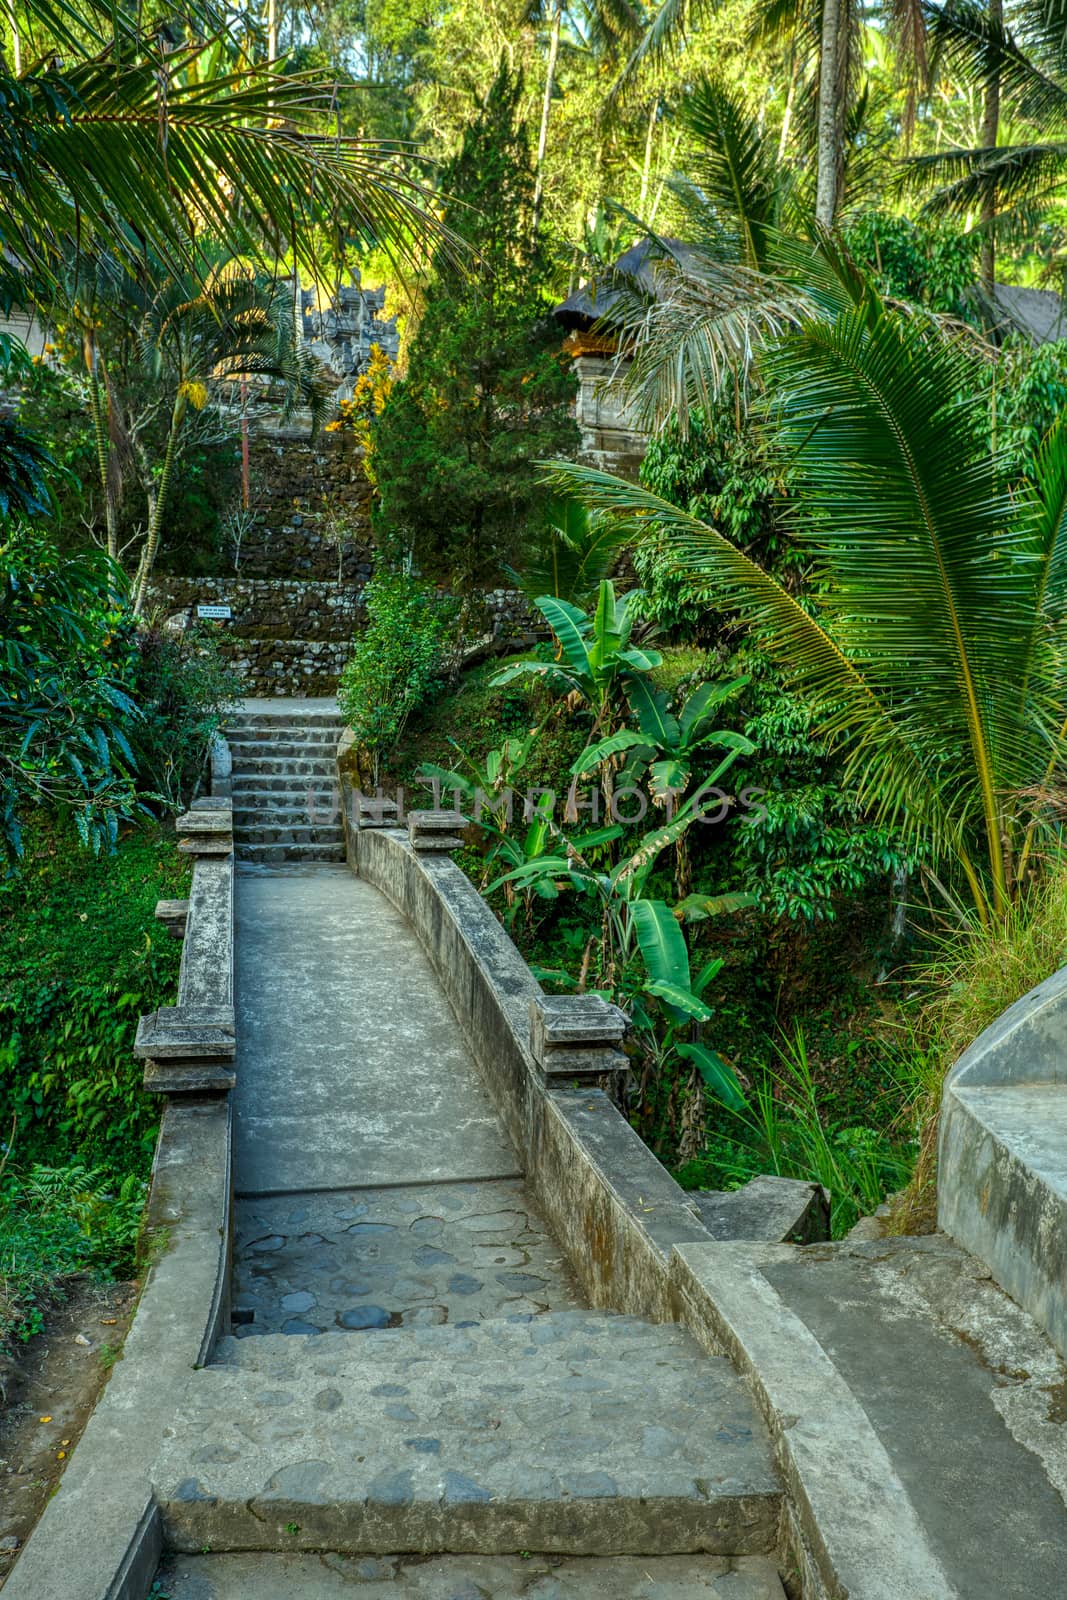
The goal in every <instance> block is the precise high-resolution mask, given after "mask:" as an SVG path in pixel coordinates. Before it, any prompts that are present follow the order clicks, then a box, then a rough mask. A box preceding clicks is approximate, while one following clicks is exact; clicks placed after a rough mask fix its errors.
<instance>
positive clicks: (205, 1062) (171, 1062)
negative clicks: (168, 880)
mask: <svg viewBox="0 0 1067 1600" xmlns="http://www.w3.org/2000/svg"><path fill="white" fill-rule="evenodd" d="M177 826H178V832H179V835H180V836H181V837H180V839H179V843H178V849H179V850H180V851H182V853H183V854H185V855H191V856H192V857H193V858H194V860H193V884H192V889H191V891H190V895H189V899H188V901H187V902H185V903H184V907H185V915H184V918H183V919H181V920H182V921H183V922H184V935H185V936H184V941H183V948H182V967H181V975H180V977H179V979H178V1003H177V1005H174V1006H160V1007H159V1009H158V1010H157V1011H153V1012H151V1013H150V1014H149V1015H148V1016H144V1017H141V1019H140V1021H139V1022H138V1024H137V1038H136V1040H135V1042H134V1048H133V1053H134V1055H135V1056H136V1057H137V1058H138V1059H139V1060H142V1061H143V1062H144V1064H145V1075H144V1086H145V1088H146V1089H147V1090H149V1091H150V1092H152V1093H156V1094H178V1095H180V1094H197V1095H204V1094H225V1093H227V1092H228V1091H229V1090H230V1089H232V1088H233V1086H234V1083H235V1081H236V1079H235V1075H234V1065H233V1063H234V1057H235V1055H236V1053H237V1032H236V1023H235V1018H234V1008H233V802H232V801H231V800H230V799H228V798H225V797H222V796H215V795H210V796H209V795H205V796H204V797H203V798H202V799H201V800H197V801H195V802H194V804H193V807H192V809H191V810H189V811H187V812H186V813H185V814H184V816H181V817H179V818H178V823H177ZM161 904H162V905H163V906H164V911H165V912H166V911H169V912H170V913H171V915H170V917H168V916H167V915H163V916H162V917H161V920H163V921H168V920H169V921H172V922H174V923H177V922H178V921H179V918H180V913H181V909H182V903H181V902H172V903H167V902H162V903H161ZM157 914H159V908H158V907H157Z"/></svg>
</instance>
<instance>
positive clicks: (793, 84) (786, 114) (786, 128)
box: [778, 45, 797, 166]
mask: <svg viewBox="0 0 1067 1600" xmlns="http://www.w3.org/2000/svg"><path fill="white" fill-rule="evenodd" d="M788 72H789V77H788V80H787V83H786V91H785V105H784V107H783V108H782V132H781V134H780V136H779V139H778V165H779V166H781V165H782V163H783V162H784V161H785V153H786V150H787V149H788V147H789V135H790V133H791V132H792V129H793V107H794V104H795V103H796V97H797V52H796V46H795V45H790V47H789V67H788Z"/></svg>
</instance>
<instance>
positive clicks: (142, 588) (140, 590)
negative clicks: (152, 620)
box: [133, 395, 185, 617]
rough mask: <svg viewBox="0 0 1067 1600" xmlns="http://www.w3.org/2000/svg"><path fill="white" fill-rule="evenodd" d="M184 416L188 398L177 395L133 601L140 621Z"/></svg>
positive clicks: (160, 531)
mask: <svg viewBox="0 0 1067 1600" xmlns="http://www.w3.org/2000/svg"><path fill="white" fill-rule="evenodd" d="M184 416H185V398H184V396H183V395H178V397H177V398H176V400H175V402H174V409H173V410H172V412H171V414H170V433H169V434H168V435H167V448H166V451H165V453H164V456H163V468H162V471H161V472H160V474H159V487H158V488H157V490H156V495H155V500H154V501H153V502H152V503H151V505H150V507H149V512H148V534H147V536H146V538H145V542H144V549H143V550H142V551H141V560H140V565H139V566H138V568H137V585H136V592H135V594H134V599H133V614H134V616H135V617H139V616H140V615H141V613H142V612H143V611H144V603H145V597H146V595H147V593H148V580H149V578H150V577H151V576H152V568H153V567H154V566H155V564H156V556H157V554H158V553H159V539H160V534H161V533H162V531H163V512H164V510H165V509H166V505H167V494H168V492H169V490H170V480H171V475H172V473H173V471H174V457H175V454H176V452H177V447H178V437H179V435H180V433H181V427H182V420H183V418H184Z"/></svg>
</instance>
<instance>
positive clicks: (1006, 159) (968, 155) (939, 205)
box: [902, 139, 1067, 217]
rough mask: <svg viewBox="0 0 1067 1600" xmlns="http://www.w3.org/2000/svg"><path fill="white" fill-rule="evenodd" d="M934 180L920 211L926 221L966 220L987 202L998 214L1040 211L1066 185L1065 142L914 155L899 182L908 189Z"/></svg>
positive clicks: (1056, 141) (1066, 142)
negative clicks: (1023, 210)
mask: <svg viewBox="0 0 1067 1600" xmlns="http://www.w3.org/2000/svg"><path fill="white" fill-rule="evenodd" d="M938 180H940V186H939V187H938V189H937V190H936V192H935V193H934V194H932V195H931V196H930V198H929V200H927V201H926V203H925V205H924V207H923V210H924V212H925V213H926V215H927V216H930V217H940V216H957V217H958V216H965V215H967V214H968V213H970V212H974V211H976V210H979V209H981V207H982V206H983V205H985V204H986V203H988V202H990V201H991V202H993V203H994V204H995V206H996V209H997V213H998V215H999V214H1001V213H1008V212H1015V211H1018V210H1020V209H1022V208H1027V207H1040V206H1042V205H1044V204H1047V203H1048V202H1049V201H1050V200H1052V199H1054V198H1055V197H1056V196H1057V195H1058V194H1060V193H1061V192H1062V190H1063V186H1064V182H1065V181H1067V139H1061V140H1054V141H1049V142H1047V143H1040V144H1037V143H1035V144H1027V145H1003V146H1001V145H998V146H997V147H996V149H988V150H987V149H984V148H979V149H974V150H949V151H942V152H939V153H937V154H933V155H927V156H918V157H916V158H915V159H914V160H912V161H909V162H908V163H907V166H906V168H905V171H904V174H903V178H902V181H903V184H904V186H905V187H906V188H911V189H918V188H921V187H924V186H926V185H928V184H929V183H931V182H937V181H938Z"/></svg>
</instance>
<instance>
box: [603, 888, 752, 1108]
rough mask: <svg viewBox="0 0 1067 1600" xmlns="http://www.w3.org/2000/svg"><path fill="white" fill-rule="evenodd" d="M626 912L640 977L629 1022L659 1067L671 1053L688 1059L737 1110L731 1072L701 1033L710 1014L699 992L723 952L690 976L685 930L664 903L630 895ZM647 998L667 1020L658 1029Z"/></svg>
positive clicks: (740, 1100) (741, 1100) (740, 1097)
mask: <svg viewBox="0 0 1067 1600" xmlns="http://www.w3.org/2000/svg"><path fill="white" fill-rule="evenodd" d="M739 898H740V897H739ZM630 916H631V919H632V920H633V923H634V926H635V929H636V933H637V942H638V947H639V949H640V952H641V960H642V963H643V965H644V969H645V977H644V981H643V982H642V983H641V985H640V987H639V988H638V990H637V992H636V994H633V995H631V996H629V997H628V1005H629V1009H630V1014H631V1017H632V1019H633V1025H634V1027H635V1028H636V1029H637V1031H638V1032H639V1033H640V1034H643V1035H644V1040H645V1049H646V1052H647V1053H648V1054H649V1055H650V1056H652V1057H653V1058H654V1060H655V1061H656V1063H657V1066H658V1068H659V1070H660V1071H664V1070H666V1069H668V1068H669V1066H670V1065H671V1062H672V1058H674V1057H677V1058H678V1059H680V1060H682V1061H685V1062H687V1063H688V1065H689V1066H690V1067H694V1068H695V1069H696V1071H697V1072H698V1073H699V1074H700V1077H701V1079H702V1081H703V1082H704V1084H705V1085H706V1087H707V1088H708V1089H709V1090H710V1091H711V1093H712V1094H713V1095H714V1097H715V1099H716V1100H718V1101H720V1102H721V1103H722V1104H723V1105H725V1106H728V1107H729V1108H730V1109H731V1110H735V1111H736V1110H740V1109H742V1108H743V1106H744V1105H745V1097H744V1093H743V1091H742V1089H741V1085H740V1083H739V1082H738V1079H737V1075H736V1073H735V1072H734V1070H733V1068H732V1067H730V1066H729V1065H728V1064H727V1063H726V1062H725V1061H724V1060H723V1059H722V1057H721V1056H720V1055H719V1053H718V1051H716V1050H713V1049H712V1048H711V1046H710V1045H708V1044H706V1043H705V1041H704V1040H703V1039H702V1038H701V1037H700V1032H701V1029H702V1028H703V1026H704V1024H705V1023H707V1022H710V1021H711V1018H712V1016H713V1015H714V1013H713V1011H712V1008H711V1006H709V1005H708V1003H707V1001H706V1000H705V999H704V994H705V991H706V990H707V988H708V986H709V985H710V984H711V982H712V980H713V979H715V978H717V977H718V975H719V973H720V972H721V970H722V957H721V956H713V957H712V958H711V960H710V961H706V962H705V963H704V965H703V966H702V967H701V969H700V971H699V972H698V973H697V974H696V975H695V976H693V974H692V972H691V968H690V963H689V949H688V946H687V945H686V942H685V935H684V934H683V932H682V929H681V926H680V924H679V921H678V918H677V917H676V916H675V914H674V912H673V911H672V910H671V908H670V907H669V906H668V905H666V904H665V903H664V902H663V901H662V900H635V901H634V902H633V904H632V905H631V907H630ZM647 999H653V1000H658V1001H659V1002H660V1006H661V1008H662V1012H663V1015H664V1019H665V1022H666V1027H665V1028H663V1029H662V1030H661V1029H659V1028H658V1027H657V1019H656V1018H655V1017H654V1016H653V1015H650V1014H649V1010H648V1008H647V1006H646V1004H645V1001H646V1000H647Z"/></svg>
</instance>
